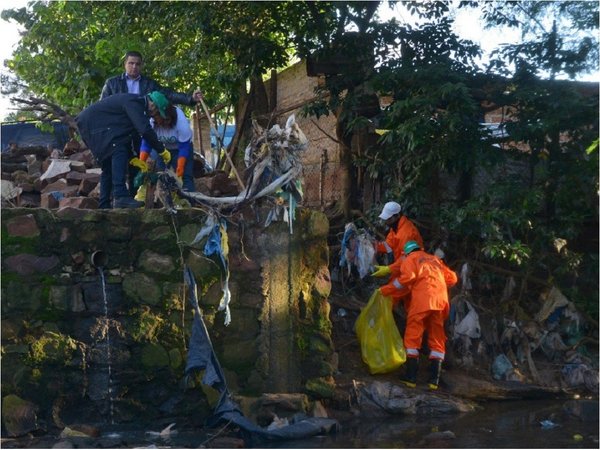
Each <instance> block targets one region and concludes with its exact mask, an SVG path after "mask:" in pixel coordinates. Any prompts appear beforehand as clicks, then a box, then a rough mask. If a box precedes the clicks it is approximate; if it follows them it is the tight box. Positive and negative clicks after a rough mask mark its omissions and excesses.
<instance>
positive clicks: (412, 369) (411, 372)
mask: <svg viewBox="0 0 600 450" xmlns="http://www.w3.org/2000/svg"><path fill="white" fill-rule="evenodd" d="M418 370H419V358H406V373H405V374H404V376H402V377H400V381H401V382H402V383H404V384H405V385H406V386H408V387H410V388H414V387H417V371H418Z"/></svg>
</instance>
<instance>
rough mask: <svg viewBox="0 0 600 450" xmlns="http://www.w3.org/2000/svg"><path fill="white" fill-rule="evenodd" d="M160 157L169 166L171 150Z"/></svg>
mask: <svg viewBox="0 0 600 450" xmlns="http://www.w3.org/2000/svg"><path fill="white" fill-rule="evenodd" d="M160 157H161V158H162V159H163V161H164V162H165V164H169V162H170V161H171V152H170V151H169V150H165V151H164V152H162V153H161V154H160Z"/></svg>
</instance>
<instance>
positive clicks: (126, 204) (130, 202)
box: [113, 197, 144, 208]
mask: <svg viewBox="0 0 600 450" xmlns="http://www.w3.org/2000/svg"><path fill="white" fill-rule="evenodd" d="M113 203H114V204H113V206H114V207H115V208H141V207H142V206H144V202H138V201H137V200H134V199H132V198H130V197H119V198H115V201H114V202H113Z"/></svg>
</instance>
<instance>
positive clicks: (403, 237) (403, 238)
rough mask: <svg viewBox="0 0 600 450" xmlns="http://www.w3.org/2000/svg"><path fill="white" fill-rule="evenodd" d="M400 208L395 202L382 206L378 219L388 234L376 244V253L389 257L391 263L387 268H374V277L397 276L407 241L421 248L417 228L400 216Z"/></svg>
mask: <svg viewBox="0 0 600 450" xmlns="http://www.w3.org/2000/svg"><path fill="white" fill-rule="evenodd" d="M401 212H402V207H401V206H400V204H398V203H396V202H387V203H386V204H385V205H384V206H383V210H382V211H381V214H379V218H380V219H381V220H383V221H384V222H385V225H386V227H387V228H388V230H389V231H388V234H387V236H386V238H385V241H381V242H378V243H377V244H376V251H377V253H380V254H387V255H391V258H390V259H391V260H392V261H393V262H391V263H390V264H389V265H388V266H375V269H376V270H375V272H373V274H372V275H373V276H374V277H385V276H388V275H390V274H391V275H392V276H398V274H399V272H400V264H401V263H402V259H403V257H404V245H405V244H406V243H407V242H408V241H416V242H417V243H418V244H419V246H420V247H421V248H423V238H422V237H421V233H419V230H417V227H416V226H415V225H414V224H413V223H412V222H411V221H410V219H408V217H406V216H404V215H402V214H401Z"/></svg>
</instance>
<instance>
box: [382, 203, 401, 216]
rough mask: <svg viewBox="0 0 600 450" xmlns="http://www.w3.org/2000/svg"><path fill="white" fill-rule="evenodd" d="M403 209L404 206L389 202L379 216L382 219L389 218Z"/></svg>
mask: <svg viewBox="0 0 600 450" xmlns="http://www.w3.org/2000/svg"><path fill="white" fill-rule="evenodd" d="M400 211H402V206H400V205H399V204H398V203H396V202H387V203H386V204H385V205H384V206H383V209H382V210H381V214H379V218H380V219H381V220H388V219H389V218H390V217H392V216H393V215H394V214H399V213H400Z"/></svg>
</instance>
